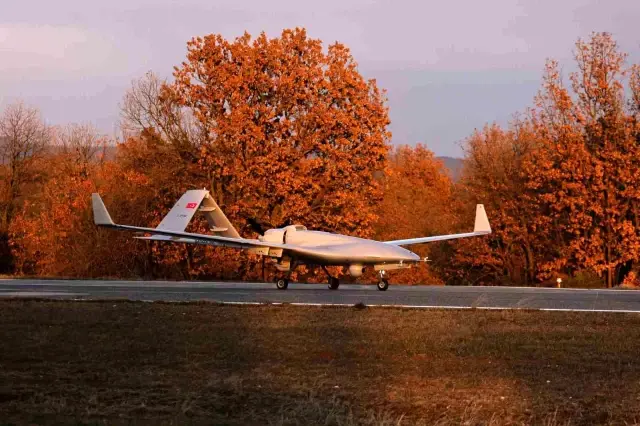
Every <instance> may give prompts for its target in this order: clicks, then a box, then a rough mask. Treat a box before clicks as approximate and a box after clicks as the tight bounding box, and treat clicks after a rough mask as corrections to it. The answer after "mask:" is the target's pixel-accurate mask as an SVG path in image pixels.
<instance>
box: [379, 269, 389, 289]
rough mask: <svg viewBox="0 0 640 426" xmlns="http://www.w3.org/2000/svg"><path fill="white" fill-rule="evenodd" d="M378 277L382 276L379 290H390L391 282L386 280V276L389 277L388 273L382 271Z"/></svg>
mask: <svg viewBox="0 0 640 426" xmlns="http://www.w3.org/2000/svg"><path fill="white" fill-rule="evenodd" d="M378 275H379V276H380V279H379V280H378V286H377V287H378V290H380V291H387V289H388V288H389V280H388V279H386V278H385V275H387V272H386V271H385V270H384V269H381V270H380V272H379V273H378Z"/></svg>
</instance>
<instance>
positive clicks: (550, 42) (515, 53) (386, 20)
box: [0, 0, 640, 156]
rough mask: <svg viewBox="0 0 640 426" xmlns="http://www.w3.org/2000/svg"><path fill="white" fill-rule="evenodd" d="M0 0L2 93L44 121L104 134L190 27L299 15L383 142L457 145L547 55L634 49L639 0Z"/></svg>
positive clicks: (167, 63) (262, 27)
mask: <svg viewBox="0 0 640 426" xmlns="http://www.w3.org/2000/svg"><path fill="white" fill-rule="evenodd" d="M100 3H101V4H98V2H96V1H89V0H56V1H49V0H39V1H35V0H21V1H19V2H18V1H15V2H9V1H7V0H0V106H2V105H6V104H7V103H9V102H12V101H14V100H15V99H24V100H25V101H26V102H27V103H29V104H31V105H34V106H37V107H39V108H40V109H41V110H42V112H43V116H44V117H45V119H46V120H47V121H48V122H50V123H52V124H61V123H67V122H91V123H93V124H94V125H96V126H98V128H100V129H101V130H103V131H105V132H107V133H109V134H115V132H116V129H117V121H118V104H119V102H120V101H121V98H122V95H123V93H124V91H125V90H126V89H127V87H128V86H129V85H130V82H131V80H132V79H134V78H137V77H140V76H142V75H143V74H144V73H145V72H146V71H147V70H153V71H154V72H156V73H157V74H159V75H161V76H164V77H169V76H170V74H171V70H172V67H173V66H174V65H177V64H179V63H180V62H181V61H182V60H183V59H184V55H185V52H186V49H185V43H186V41H187V40H189V39H190V38H191V37H193V36H196V35H205V34H210V33H220V34H222V35H223V36H225V37H226V38H230V39H232V38H235V37H237V36H240V35H242V33H243V32H244V31H245V30H246V31H248V32H249V33H251V34H253V35H257V34H258V33H260V32H261V31H265V32H266V33H267V35H268V36H278V35H279V34H280V32H281V30H282V29H283V28H292V27H295V26H302V27H305V28H307V30H308V33H309V35H310V36H311V37H314V38H320V39H321V40H323V41H324V42H325V43H326V44H328V43H331V42H334V41H340V42H342V43H344V44H346V45H347V46H349V47H350V48H351V50H352V53H353V56H354V57H355V59H356V61H357V62H358V63H359V65H360V67H359V68H360V71H361V72H362V73H363V74H364V75H365V76H366V77H368V78H376V79H377V80H378V84H379V86H380V87H382V88H384V89H386V90H387V91H388V98H389V107H390V114H391V121H392V124H391V131H392V132H393V142H394V143H408V144H415V143H416V142H424V143H426V144H427V146H429V147H430V148H431V149H432V150H434V151H435V152H436V154H438V155H453V156H460V155H461V150H460V147H459V142H460V141H461V140H462V139H464V138H465V137H466V136H468V135H469V134H470V133H471V132H472V131H473V129H474V128H478V127H482V126H483V124H484V123H486V122H492V121H497V122H498V123H501V124H504V123H507V122H508V121H509V120H510V118H511V116H512V114H513V113H514V112H516V111H519V110H520V111H521V110H523V109H524V108H525V107H527V106H528V105H530V104H531V101H532V98H533V96H534V95H535V93H536V91H537V90H538V87H539V84H540V75H541V72H542V69H543V67H544V61H545V58H547V57H553V58H556V59H558V60H560V61H561V62H562V63H563V64H565V66H564V69H565V70H567V71H568V70H570V69H571V55H572V49H573V44H574V43H575V41H576V39H577V38H578V37H585V36H588V35H589V33H591V32H592V31H609V32H612V33H613V34H614V36H615V37H616V39H617V40H618V42H619V44H620V45H621V47H622V49H623V50H625V51H626V52H628V53H630V54H631V60H635V61H636V62H639V61H640V53H639V52H640V37H639V34H640V33H639V32H638V29H637V28H638V22H640V1H639V0H483V1H478V0H448V1H443V0H437V1H435V0H415V1H400V0H393V1H392V0H388V1H374V0H323V1H320V2H316V1H314V2H311V1H304V0H271V1H264V0H246V1H242V0H215V1H213V0H209V1H207V0H179V1H178V0H109V1H103V2H100Z"/></svg>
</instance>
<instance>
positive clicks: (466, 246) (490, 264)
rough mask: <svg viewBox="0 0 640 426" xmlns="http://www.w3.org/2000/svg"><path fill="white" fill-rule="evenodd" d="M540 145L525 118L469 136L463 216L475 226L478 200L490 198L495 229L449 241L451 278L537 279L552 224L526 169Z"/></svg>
mask: <svg viewBox="0 0 640 426" xmlns="http://www.w3.org/2000/svg"><path fill="white" fill-rule="evenodd" d="M537 145H538V143H537V140H536V135H535V134H534V132H533V129H532V126H531V124H530V123H528V122H527V121H526V120H519V119H517V120H515V121H514V122H513V124H512V125H511V128H510V129H509V130H504V129H502V128H501V127H499V126H498V125H495V124H494V125H487V126H485V127H484V128H483V129H482V130H477V131H476V132H474V133H473V134H472V135H471V136H470V137H469V138H467V139H466V141H465V143H464V145H463V149H464V152H465V159H464V166H463V171H462V176H461V179H460V181H459V182H458V183H457V184H456V189H455V198H456V200H457V201H458V204H457V205H456V208H457V209H458V212H459V213H458V217H459V220H461V221H462V225H463V227H464V228H465V229H470V228H471V227H472V226H473V223H472V219H473V216H472V215H471V214H470V212H471V211H472V209H473V208H474V206H475V205H476V204H484V205H485V208H486V210H487V213H488V215H489V218H490V221H491V228H492V231H493V232H492V234H491V235H489V236H487V237H482V238H474V239H468V240H461V241H455V242H452V243H448V244H447V246H450V247H451V257H450V263H449V265H447V266H445V267H444V268H443V271H444V273H445V276H446V277H447V278H448V279H449V280H451V281H454V282H464V283H469V284H478V283H502V284H519V285H533V284H535V283H536V282H537V275H538V264H539V262H540V261H541V260H542V259H544V256H545V255H546V251H547V249H548V245H547V233H546V230H547V229H548V228H547V225H548V224H547V223H546V222H545V221H546V217H545V216H541V215H540V214H539V206H538V204H537V199H536V194H535V193H534V192H532V191H531V190H529V189H528V188H527V182H528V180H529V176H528V175H527V173H526V172H524V169H523V167H524V164H525V162H526V161H528V159H529V158H530V157H531V156H532V155H533V153H534V152H535V150H536V148H537Z"/></svg>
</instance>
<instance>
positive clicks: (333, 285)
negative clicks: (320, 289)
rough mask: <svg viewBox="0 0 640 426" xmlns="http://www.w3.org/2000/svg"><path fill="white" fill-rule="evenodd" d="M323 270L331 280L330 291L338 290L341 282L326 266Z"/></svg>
mask: <svg viewBox="0 0 640 426" xmlns="http://www.w3.org/2000/svg"><path fill="white" fill-rule="evenodd" d="M322 270H323V271H324V273H325V274H327V278H328V279H329V290H337V289H338V287H340V280H339V279H337V278H334V277H332V276H331V274H330V273H329V271H327V268H326V267H325V266H324V265H322Z"/></svg>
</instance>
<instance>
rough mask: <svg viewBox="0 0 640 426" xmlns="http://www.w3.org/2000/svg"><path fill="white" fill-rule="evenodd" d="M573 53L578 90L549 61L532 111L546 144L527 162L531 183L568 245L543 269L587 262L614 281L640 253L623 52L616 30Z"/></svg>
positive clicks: (637, 173) (634, 131) (635, 153)
mask: <svg viewBox="0 0 640 426" xmlns="http://www.w3.org/2000/svg"><path fill="white" fill-rule="evenodd" d="M575 55H576V62H577V65H578V70H579V71H578V72H576V73H572V74H571V76H570V77H571V83H572V84H571V86H572V89H573V93H574V96H572V95H571V94H570V93H569V90H568V89H567V88H566V87H564V86H563V84H562V81H561V78H560V75H559V72H558V66H557V64H555V63H553V62H551V63H550V64H549V65H548V67H547V74H546V76H545V85H544V90H543V91H542V93H541V94H540V96H539V97H538V102H537V109H536V110H535V111H534V113H533V118H532V122H533V125H534V126H535V131H536V132H537V133H538V135H539V138H540V140H541V141H542V144H541V146H540V149H539V150H538V152H537V154H536V156H535V158H534V159H533V161H532V162H531V164H530V165H529V166H528V169H527V170H528V172H529V174H530V178H531V179H530V183H529V187H530V188H532V189H534V190H535V191H536V192H537V193H538V194H539V199H540V201H541V202H542V203H543V204H544V205H545V206H546V207H547V208H548V213H549V217H550V219H551V220H552V223H553V225H554V227H555V229H556V230H557V232H559V233H560V237H559V241H558V243H559V244H562V245H563V247H562V250H561V251H560V253H558V255H557V256H555V257H554V258H553V259H552V260H551V261H549V262H546V263H545V264H544V265H542V266H541V269H542V273H543V276H544V275H547V276H548V275H549V273H550V272H553V271H557V270H560V269H568V270H576V269H579V268H587V269H590V270H592V271H594V272H596V273H598V274H602V275H603V276H604V278H605V282H606V285H607V287H611V286H612V285H614V284H615V283H616V282H617V281H618V279H619V272H620V271H621V268H623V267H628V263H629V262H633V261H636V260H637V259H639V258H640V228H639V227H638V219H639V216H638V214H639V213H640V210H639V209H638V207H640V204H639V201H640V162H638V158H640V145H639V144H638V140H639V139H638V135H639V133H638V126H637V123H636V120H635V119H634V118H633V117H632V116H631V115H629V113H628V111H627V109H626V105H625V94H624V80H623V78H624V77H625V74H626V71H625V69H624V61H625V55H624V54H622V53H620V52H619V51H618V47H617V45H616V43H615V41H614V40H613V39H612V38H611V36H610V35H609V34H607V33H598V34H594V35H593V36H592V38H591V40H590V41H589V42H584V41H579V42H578V43H577V44H576V54H575ZM634 97H635V93H633V94H632V98H634Z"/></svg>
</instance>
